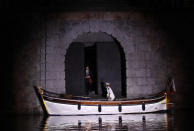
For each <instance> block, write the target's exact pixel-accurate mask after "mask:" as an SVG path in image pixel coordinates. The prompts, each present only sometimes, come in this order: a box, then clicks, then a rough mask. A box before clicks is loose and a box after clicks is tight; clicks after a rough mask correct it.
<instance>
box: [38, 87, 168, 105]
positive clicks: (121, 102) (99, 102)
mask: <svg viewBox="0 0 194 131" xmlns="http://www.w3.org/2000/svg"><path fill="white" fill-rule="evenodd" d="M40 90H41V91H43V92H47V91H45V90H43V89H41V88H40ZM47 93H48V92H47ZM42 96H43V99H44V100H47V101H50V102H54V103H61V104H81V105H106V106H109V105H110V106H112V105H134V104H142V103H145V104H152V103H156V102H159V101H161V100H163V99H165V97H166V93H165V91H162V92H160V93H158V94H156V95H153V96H152V97H150V98H144V99H134V100H127V99H126V100H115V101H108V100H106V101H105V100H79V99H77V100H75V99H67V98H59V97H53V96H49V95H45V94H44V93H43V94H42Z"/></svg>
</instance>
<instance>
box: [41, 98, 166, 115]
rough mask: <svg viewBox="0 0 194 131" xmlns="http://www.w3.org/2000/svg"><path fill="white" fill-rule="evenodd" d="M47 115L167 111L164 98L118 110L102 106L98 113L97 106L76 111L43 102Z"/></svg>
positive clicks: (62, 104)
mask: <svg viewBox="0 0 194 131" xmlns="http://www.w3.org/2000/svg"><path fill="white" fill-rule="evenodd" d="M44 103H45V107H46V110H47V113H48V114H49V115H94V114H95V115H96V114H98V115H101V114H125V113H128V114H130V113H150V112H158V111H165V110H167V105H166V98H164V99H162V100H161V101H158V102H156V103H149V104H145V109H143V108H142V104H132V105H122V106H121V107H120V110H119V106H118V105H117V106H116V105H103V106H101V109H100V111H99V106H98V105H81V107H80V109H78V105H76V104H65V103H55V102H51V101H47V100H44Z"/></svg>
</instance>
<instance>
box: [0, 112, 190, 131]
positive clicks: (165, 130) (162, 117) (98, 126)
mask: <svg viewBox="0 0 194 131" xmlns="http://www.w3.org/2000/svg"><path fill="white" fill-rule="evenodd" d="M192 114H193V113H191V112H189V111H180V112H176V113H172V114H167V113H159V114H158V113H157V114H126V115H90V116H50V117H44V116H41V115H37V116H31V115H28V116H12V115H3V116H0V124H1V129H5V130H10V131H56V130H57V131H58V130H66V131H67V130H73V131H76V130H77V131H88V130H89V131H94V130H100V131H115V130H116V131H126V130H129V131H131V130H132V131H134V130H135V131H142V130H144V131H158V130H159V131H171V130H176V131H177V130H178V131H179V130H186V128H187V129H189V125H190V127H192V125H193V124H189V121H192V116H193V115H192Z"/></svg>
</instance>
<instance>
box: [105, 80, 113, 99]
mask: <svg viewBox="0 0 194 131" xmlns="http://www.w3.org/2000/svg"><path fill="white" fill-rule="evenodd" d="M105 86H106V90H107V98H108V100H109V101H113V100H114V99H115V95H114V93H113V91H112V89H111V87H110V83H107V82H106V83H105Z"/></svg>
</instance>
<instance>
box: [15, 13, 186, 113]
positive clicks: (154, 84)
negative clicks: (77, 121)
mask: <svg viewBox="0 0 194 131" xmlns="http://www.w3.org/2000/svg"><path fill="white" fill-rule="evenodd" d="M33 21H36V22H37V21H39V24H37V23H34V24H35V25H34V26H32V27H30V26H28V28H29V30H30V29H33V27H36V26H38V27H37V28H38V29H34V30H33V31H31V33H29V34H28V35H29V36H28V37H29V38H28V40H25V41H22V42H23V43H24V45H25V46H22V47H21V49H20V48H18V51H17V50H16V51H15V52H16V53H15V54H16V56H15V61H16V63H14V75H13V79H14V85H15V87H14V90H13V92H14V98H16V100H15V105H16V108H17V110H18V111H19V112H20V111H21V112H25V111H26V110H28V109H31V108H33V109H35V108H36V109H37V110H39V111H40V112H41V109H40V108H39V107H40V105H39V103H38V100H37V98H36V96H35V94H34V93H32V92H33V89H32V87H33V85H36V84H37V85H40V86H41V87H43V88H44V89H48V90H49V91H53V92H57V93H65V91H66V89H65V79H66V76H65V62H66V61H65V55H66V52H67V49H68V47H69V45H70V44H71V43H72V42H74V41H76V38H79V36H81V35H82V34H84V33H96V32H97V33H104V34H106V35H108V36H109V37H110V38H114V39H115V40H117V42H118V43H119V44H120V45H121V47H122V48H123V50H124V54H125V59H126V61H125V63H126V70H125V72H126V77H127V78H126V91H127V92H126V94H127V97H128V98H137V97H144V96H147V95H149V94H152V93H157V92H159V91H161V90H163V89H164V88H165V84H166V83H165V82H166V79H167V77H168V76H169V75H170V76H173V77H175V78H177V79H178V80H179V81H178V83H180V85H181V82H180V81H181V80H182V79H183V75H182V74H183V71H182V70H181V68H182V66H180V65H181V64H182V63H181V62H180V61H181V60H180V59H182V57H181V54H179V55H177V54H178V53H177V52H178V51H176V50H174V47H176V46H170V45H171V42H172V41H168V37H166V36H165V35H167V34H165V33H164V32H163V31H160V30H161V29H160V28H159V27H157V26H156V25H157V22H156V21H154V19H153V16H152V15H150V17H145V16H144V15H143V13H142V12H130V11H129V12H123V13H122V12H117V13H115V12H103V13H102V12H99V13H98V12H95V13H90V12H87V13H84V12H79V13H76V12H75V13H73V12H69V13H67V12H66V13H57V12H56V13H54V14H52V15H49V14H48V16H47V20H46V21H45V20H44V19H42V18H41V19H38V20H37V19H33V20H32V23H33ZM27 22H30V21H27ZM45 22H46V23H45ZM32 25H33V24H32ZM45 25H46V27H45ZM39 27H41V28H39ZM29 32H30V31H29ZM26 36H27V35H26ZM96 38H97V37H96ZM26 39H27V38H26ZM95 40H96V39H95ZM82 41H83V39H82ZM90 41H91V39H90ZM178 56H180V57H178ZM28 96H29V97H28ZM26 98H27V99H26ZM181 98H182V97H180V98H179V99H181Z"/></svg>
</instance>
